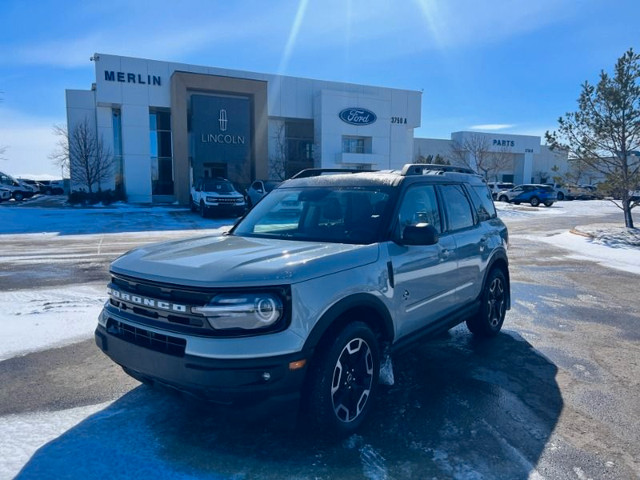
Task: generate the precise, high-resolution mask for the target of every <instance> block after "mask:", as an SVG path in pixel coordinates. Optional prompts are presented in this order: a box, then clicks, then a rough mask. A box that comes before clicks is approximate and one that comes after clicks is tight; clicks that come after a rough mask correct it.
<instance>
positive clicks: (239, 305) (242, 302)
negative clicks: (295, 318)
mask: <svg viewBox="0 0 640 480" xmlns="http://www.w3.org/2000/svg"><path fill="white" fill-rule="evenodd" d="M191 311H192V312H193V313H198V314H200V315H204V316H205V317H206V318H207V321H208V322H209V324H210V325H211V326H212V327H213V328H215V329H217V330H225V329H233V328H239V329H243V330H255V329H263V328H268V327H270V326H272V325H274V324H275V323H276V322H278V320H280V319H281V318H282V317H283V315H284V307H283V304H282V300H281V299H280V297H278V296H277V295H274V294H271V293H248V294H224V295H216V296H215V297H214V298H213V299H212V300H211V301H210V302H209V304H208V305H205V306H204V307H193V308H192V309H191Z"/></svg>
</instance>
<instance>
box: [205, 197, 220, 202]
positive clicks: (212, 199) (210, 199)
mask: <svg viewBox="0 0 640 480" xmlns="http://www.w3.org/2000/svg"><path fill="white" fill-rule="evenodd" d="M217 201H218V198H217V197H207V202H209V203H216V202H217Z"/></svg>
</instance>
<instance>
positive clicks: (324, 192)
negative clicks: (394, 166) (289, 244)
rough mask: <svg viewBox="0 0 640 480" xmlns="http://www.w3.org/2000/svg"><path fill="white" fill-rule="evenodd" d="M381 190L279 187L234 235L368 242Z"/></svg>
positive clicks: (379, 211)
mask: <svg viewBox="0 0 640 480" xmlns="http://www.w3.org/2000/svg"><path fill="white" fill-rule="evenodd" d="M388 200H389V192H388V191H387V190H386V189H384V188H377V187H376V188H353V187H348V188H343V189H340V188H335V187H331V188H329V187H320V188H318V187H310V188H281V189H275V190H274V191H273V192H271V193H270V194H269V195H268V196H266V197H265V198H264V199H263V200H262V201H261V202H260V203H258V204H257V205H256V207H255V208H254V209H253V210H251V211H250V212H249V213H248V214H247V216H246V217H245V218H244V219H243V220H242V221H241V222H240V223H239V224H238V225H237V226H236V228H235V229H234V230H233V232H232V233H233V235H238V236H245V237H266V238H279V239H289V240H307V241H318V242H330V243H358V244H368V243H373V242H375V241H376V240H377V239H378V236H379V234H380V230H381V227H382V218H383V214H384V212H385V209H386V208H387V206H388V204H389V202H388Z"/></svg>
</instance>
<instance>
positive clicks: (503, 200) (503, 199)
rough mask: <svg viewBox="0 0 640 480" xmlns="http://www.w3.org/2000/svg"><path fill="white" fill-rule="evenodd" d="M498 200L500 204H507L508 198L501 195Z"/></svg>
mask: <svg viewBox="0 0 640 480" xmlns="http://www.w3.org/2000/svg"><path fill="white" fill-rule="evenodd" d="M498 200H500V201H501V202H508V201H509V197H507V196H506V195H502V196H501V197H500V198H499V199H498Z"/></svg>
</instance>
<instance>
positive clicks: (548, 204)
mask: <svg viewBox="0 0 640 480" xmlns="http://www.w3.org/2000/svg"><path fill="white" fill-rule="evenodd" d="M551 205H553V202H550V201H548V200H547V201H546V202H544V206H545V207H550V206H551Z"/></svg>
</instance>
